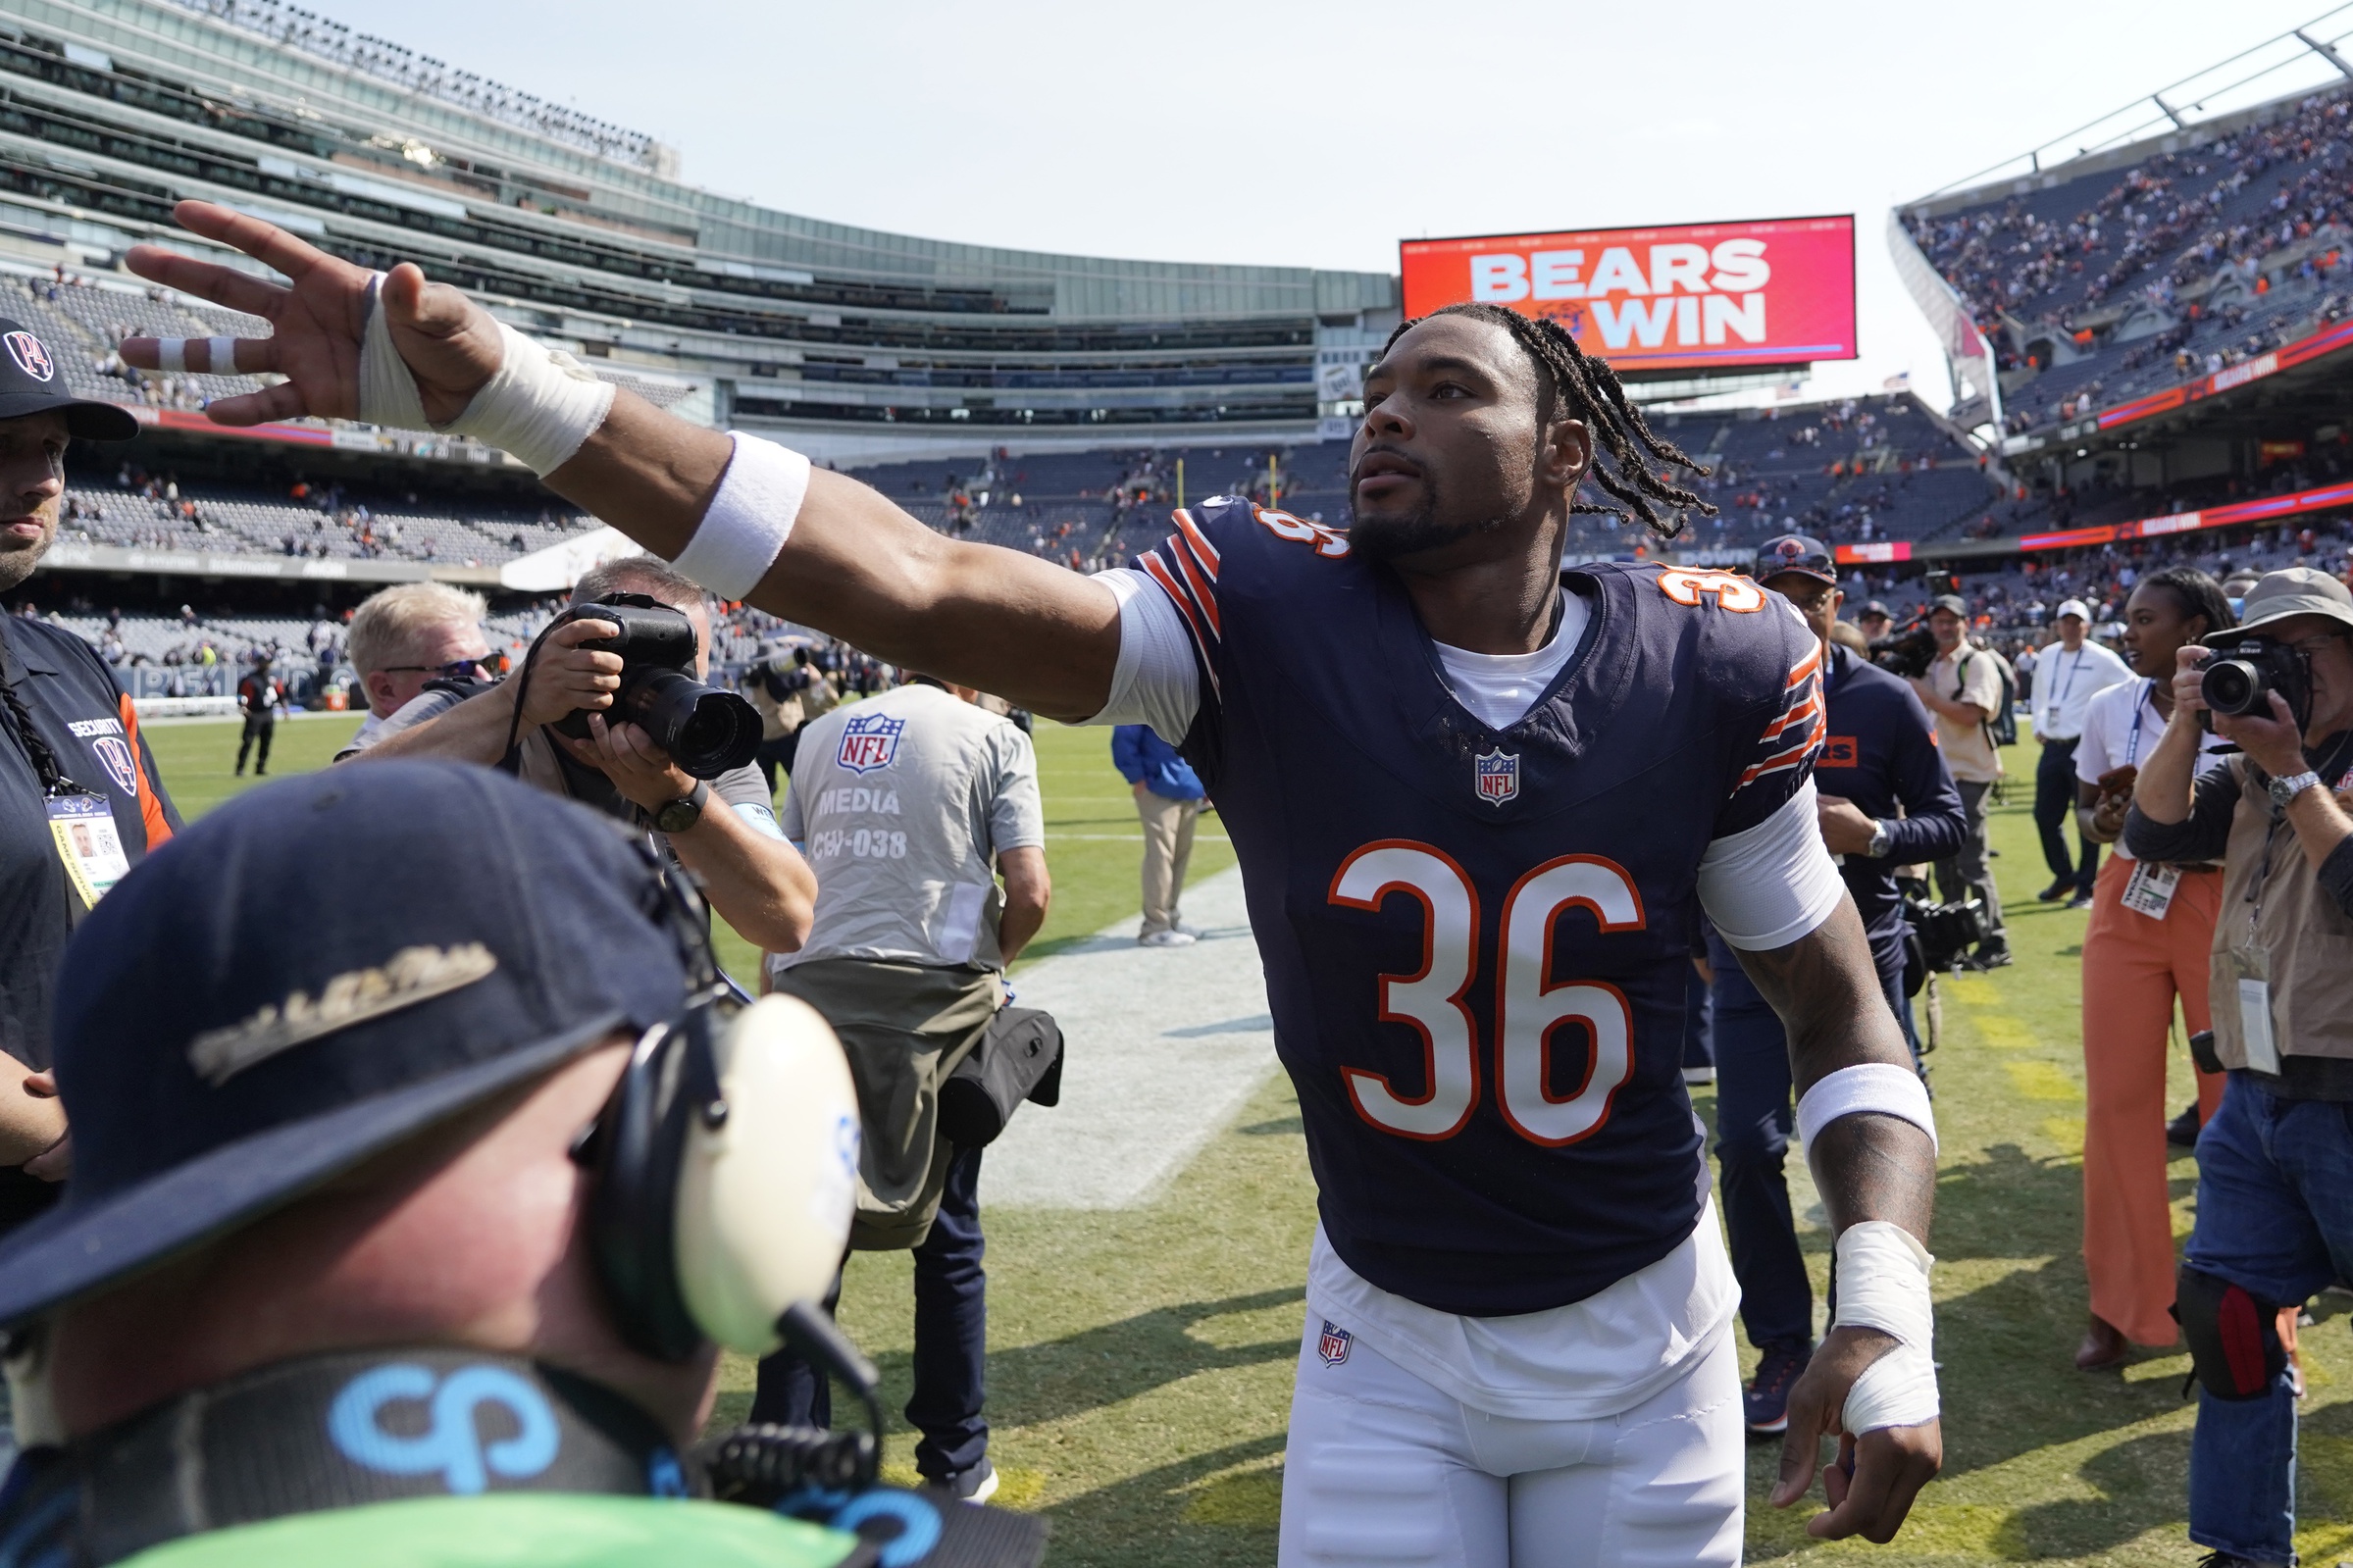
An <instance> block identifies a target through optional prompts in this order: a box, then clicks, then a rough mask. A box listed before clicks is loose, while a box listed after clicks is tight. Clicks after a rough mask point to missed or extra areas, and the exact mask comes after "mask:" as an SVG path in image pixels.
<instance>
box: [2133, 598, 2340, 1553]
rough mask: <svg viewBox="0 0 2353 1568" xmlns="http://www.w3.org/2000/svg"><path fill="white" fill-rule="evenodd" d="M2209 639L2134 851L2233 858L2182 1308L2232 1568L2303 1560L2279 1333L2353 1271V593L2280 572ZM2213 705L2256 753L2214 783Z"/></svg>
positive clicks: (2139, 799) (2152, 774) (2142, 806)
mask: <svg viewBox="0 0 2353 1568" xmlns="http://www.w3.org/2000/svg"><path fill="white" fill-rule="evenodd" d="M2209 641H2210V642H2217V641H2222V642H2226V643H2227V644H2228V645H2229V646H2230V649H2231V651H2230V652H2229V653H2228V654H2227V655H2220V656H2218V655H2217V654H2215V653H2213V652H2211V651H2209V650H2207V649H2198V648H2183V649H2181V650H2180V652H2179V654H2178V655H2177V656H2176V664H2177V673H2176V674H2175V675H2174V713H2173V717H2172V719H2171V720H2169V721H2168V723H2167V725H2166V729H2165V734H2164V736H2163V737H2162V738H2161V739H2160V740H2159V741H2158V743H2157V746H2156V749H2155V750H2154V751H2152V752H2151V753H2150V754H2149V757H2148V760H2147V761H2146V762H2144V763H2143V764H2142V765H2141V771H2140V775H2139V777H2138V778H2137V779H2136V780H2135V781H2134V782H2133V790H2132V807H2131V809H2130V811H2129V812H2128V813H2127V814H2126V816H2125V822H2124V844H2125V847H2127V848H2128V849H2130V850H2131V851H2132V853H2133V854H2135V855H2137V856H2139V857H2140V858H2141V859H2142V860H2144V861H2165V862H2174V863H2180V862H2185V861H2207V860H2217V859H2219V860H2221V861H2222V862H2223V888H2222V898H2221V914H2220V917H2219V919H2218V920H2217V922H2216V926H2215V934H2214V944H2213V948H2212V959H2211V965H2210V970H2209V974H2210V977H2211V983H2212V986H2213V988H2214V994H2215V996H2216V998H2217V1000H2218V1002H2219V1005H2218V1006H2217V1007H2216V1008H2215V1010H2214V1052H2215V1055H2216V1057H2217V1058H2218V1059H2219V1060H2220V1062H2221V1064H2222V1065H2223V1066H2224V1067H2225V1069H2227V1070H2228V1074H2229V1082H2228V1083H2227V1085H2226V1086H2225V1088H2224V1090H2223V1102H2222V1105H2221V1107H2220V1108H2219V1109H2218V1110H2217V1111H2216V1112H2215V1116H2214V1119H2213V1120H2212V1121H2210V1122H2209V1123H2207V1124H2206V1129H2205V1131H2204V1132H2203V1133H2201V1134H2200V1135H2199V1137H2198V1207H2197V1225H2196V1229H2195V1230H2194V1231H2192V1233H2191V1235H2190V1239H2189V1245H2188V1248H2187V1250H2186V1253H2185V1255H2184V1257H2183V1259H2182V1263H2181V1269H2180V1274H2179V1277H2178V1280H2177V1282H2176V1300H2175V1306H2174V1310H2175V1313H2176V1315H2177V1316H2178V1317H2179V1318H2180V1321H2181V1327H2182V1332H2183V1335H2184V1337H2185V1338H2186V1339H2187V1340H2189V1345H2190V1360H2191V1364H2192V1367H2193V1369H2194V1370H2195V1372H2196V1375H2197V1380H2198V1383H2199V1385H2200V1391H2199V1396H2198V1422H2197V1431H2196V1436H2195V1438H2194V1439H2193V1440H2192V1442H2191V1445H2190V1475H2189V1493H2190V1494H2189V1531H2190V1539H2191V1540H2192V1541H2194V1542H2196V1543H2199V1544H2201V1545H2204V1546H2207V1547H2209V1548H2211V1549H2213V1550H2214V1551H2216V1552H2217V1553H2218V1554H2219V1555H2218V1556H2217V1557H2216V1558H2215V1559H2214V1560H2215V1561H2216V1562H2217V1563H2218V1564H2235V1563H2240V1562H2254V1563H2292V1562H2294V1561H2295V1560H2296V1552H2295V1541H2294V1525H2295V1500H2294V1499H2295V1459H2294V1453H2295V1428H2296V1400H2295V1387H2294V1378H2293V1375H2292V1372H2291V1369H2290V1366H2289V1359H2288V1354H2287V1348H2286V1346H2285V1344H2284V1343H2283V1342H2282V1341H2281V1339H2280V1335H2279V1328H2278V1323H2279V1318H2280V1317H2281V1315H2282V1314H2283V1313H2285V1312H2287V1311H2290V1310H2292V1309H2293V1308H2295V1307H2296V1305H2297V1304H2298V1303H2300V1302H2302V1301H2303V1300H2304V1299H2305V1298H2307V1297H2308V1296H2310V1295H2312V1294H2313V1293H2314V1292H2316V1291H2318V1290H2321V1289H2323V1288H2324V1287H2326V1286H2327V1285H2328V1284H2329V1283H2331V1282H2332V1281H2333V1280H2335V1279H2336V1278H2337V1277H2338V1276H2339V1274H2340V1273H2341V1271H2342V1268H2343V1263H2344V1260H2345V1259H2347V1258H2353V1184H2348V1182H2347V1180H2346V1173H2348V1172H2353V1114H2349V1112H2348V1106H2349V1105H2353V964H2348V963H2347V961H2346V959H2347V955H2348V954H2349V953H2353V847H2348V845H2349V844H2353V819H2348V818H2347V816H2346V814H2345V810H2344V807H2343V805H2342V804H2341V803H2340V801H2339V798H2338V795H2337V793H2336V791H2337V789H2338V788H2339V787H2340V786H2341V785H2342V784H2343V783H2344V780H2345V776H2346V773H2347V771H2348V769H2349V768H2353V593H2348V592H2347V591H2346V589H2345V586H2344V584H2342V583H2340V582H2337V581H2336V580H2335V579H2334V578H2331V577H2329V576H2327V574H2326V573H2322V572H2315V571H2312V570H2310V569H2308V568H2301V567H2299V568H2291V569H2289V570H2287V571H2284V572H2274V573H2271V574H2269V575H2267V576H2266V577H2265V578H2264V579H2263V580H2262V581H2261V582H2258V583H2257V584H2256V585H2255V587H2254V589H2253V590H2252V591H2250V592H2249V593H2248V594H2247V596H2246V599H2245V607H2244V610H2243V613H2242V615H2241V619H2240V625H2239V629H2238V631H2237V632H2227V633H2225V634H2224V635H2223V636H2222V637H2218V638H2210V639H2209ZM2210 661H2211V662H2210ZM2218 702H2219V703H2221V704H2222V705H2223V707H2224V708H2225V709H2238V710H2242V711H2237V712H2230V711H2212V710H2214V709H2215V708H2216V705H2217V704H2218ZM2210 711H2212V718H2211V722H2212V725H2213V728H2214V730H2215V732H2216V733H2219V734H2221V735H2222V736H2223V737H2224V738H2225V739H2226V740H2229V741H2232V742H2234V743H2235V744H2236V745H2238V746H2239V747H2240V748H2241V751H2242V755H2240V756H2237V757H2233V758H2232V759H2231V760H2230V762H2229V764H2228V765H2227V766H2226V767H2224V768H2218V769H2215V770H2214V771H2212V772H2210V773H2207V774H2205V775H2204V776H2203V777H2198V776H2197V774H2196V770H2197V766H2198V758H2199V752H2200V744H2199V742H2200V730H2199V718H2198V716H2199V715H2200V714H2203V713H2208V712H2210Z"/></svg>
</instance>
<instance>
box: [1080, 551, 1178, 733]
mask: <svg viewBox="0 0 2353 1568" xmlns="http://www.w3.org/2000/svg"><path fill="white" fill-rule="evenodd" d="M1095 581H1096V582H1100V583H1101V584H1102V585H1103V586H1104V587H1106V588H1108V589H1110V590H1111V594H1112V596H1113V597H1114V598H1116V599H1118V600H1119V663H1118V665H1117V667H1116V668H1115V669H1113V671H1112V672H1111V699H1110V700H1109V701H1108V702H1105V703H1104V704H1103V707H1102V711H1101V712H1100V713H1099V714H1097V715H1096V716H1095V717H1094V718H1092V719H1089V720H1087V721H1086V722H1087V723H1089V724H1141V725H1149V726H1151V730H1152V732H1153V733H1155V734H1157V735H1158V736H1159V737H1160V738H1161V739H1163V740H1165V741H1167V742H1168V743H1169V744H1170V745H1172V746H1173V745H1179V744H1182V743H1183V741H1184V738H1185V732H1186V731H1188V730H1190V729H1192V728H1193V716H1194V715H1195V714H1196V713H1198V712H1199V711H1200V710H1201V669H1200V667H1199V666H1197V665H1196V664H1195V663H1194V662H1193V640H1192V638H1191V637H1190V636H1188V635H1187V634H1186V632H1185V623H1184V622H1183V621H1182V620H1180V619H1179V618H1178V616H1177V608H1176V606H1175V605H1173V604H1171V603H1169V602H1168V595H1167V594H1165V593H1163V592H1161V591H1160V585H1159V584H1158V583H1156V582H1153V581H1152V580H1151V578H1148V577H1146V576H1145V575H1144V574H1143V573H1141V572H1138V571H1136V570H1135V569H1134V568H1132V567H1116V568H1114V569H1112V570H1111V571H1108V572H1098V573H1096V574H1095Z"/></svg>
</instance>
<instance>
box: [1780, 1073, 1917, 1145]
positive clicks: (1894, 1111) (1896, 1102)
mask: <svg viewBox="0 0 2353 1568" xmlns="http://www.w3.org/2000/svg"><path fill="white" fill-rule="evenodd" d="M1861 1111H1875V1112H1877V1113H1878V1114H1879V1115H1881V1116H1894V1117H1900V1118H1901V1119H1903V1120H1904V1121H1907V1122H1910V1123H1911V1124H1912V1125H1913V1126H1915V1127H1917V1128H1918V1129H1919V1130H1920V1131H1921V1132H1923V1133H1925V1134H1927V1135H1928V1144H1929V1146H1930V1147H1931V1148H1933V1147H1935V1145H1936V1113H1935V1111H1933V1110H1931V1109H1930V1108H1929V1105H1928V1089H1927V1087H1926V1086H1925V1085H1923V1084H1922V1083H1921V1082H1920V1078H1919V1074H1918V1073H1916V1072H1914V1071H1913V1070H1912V1069H1911V1068H1909V1067H1898V1066H1896V1065H1895V1064H1894V1063H1892V1062H1861V1063H1858V1064H1857V1065H1855V1066H1853V1067H1842V1068H1840V1069H1839V1070H1838V1071H1837V1072H1835V1073H1825V1074H1824V1075H1822V1077H1821V1078H1819V1079H1818V1080H1816V1082H1815V1086H1814V1087H1812V1088H1810V1089H1808V1090H1806V1093H1805V1097H1804V1098H1802V1099H1800V1100H1799V1101H1798V1141H1799V1142H1801V1143H1812V1142H1813V1141H1814V1138H1815V1135H1816V1134H1817V1133H1819V1132H1820V1131H1821V1130H1822V1129H1823V1128H1825V1127H1828V1126H1829V1125H1830V1124H1831V1123H1832V1122H1835V1121H1837V1120H1838V1119H1839V1118H1840V1117H1842V1116H1853V1115H1855V1114H1857V1113H1858V1112H1861Z"/></svg>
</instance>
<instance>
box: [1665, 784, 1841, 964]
mask: <svg viewBox="0 0 2353 1568" xmlns="http://www.w3.org/2000/svg"><path fill="white" fill-rule="evenodd" d="M1814 793H1815V791H1814V784H1812V782H1811V781H1810V782H1808V783H1807V784H1803V785H1801V786H1800V787H1799V789H1798V792H1797V793H1796V794H1794V795H1791V796H1790V797H1789V801H1788V803H1787V804H1786V805H1784V806H1782V808H1781V809H1780V810H1778V811H1776V812H1774V813H1773V814H1772V815H1771V816H1769V817H1767V818H1765V820H1764V821H1763V822H1761V823H1759V824H1757V826H1756V827H1754V828H1744V829H1742V830H1741V831H1740V832H1739V833H1735V834H1726V835H1724V836H1723V837H1721V838H1718V839H1716V840H1715V841H1714V843H1711V844H1710V845H1709V846H1708V851H1707V853H1706V854H1704V855H1702V856H1701V857H1700V907H1701V908H1702V909H1705V910H1706V911H1708V918H1709V919H1710V920H1712V921H1714V922H1715V930H1716V934H1717V935H1718V936H1722V937H1723V939H1724V941H1725V942H1726V943H1727V944H1729V945H1731V946H1733V947H1738V948H1742V949H1745V950H1747V951H1749V952H1765V951H1769V950H1771V949H1772V948H1775V947H1786V946H1788V945H1789V944H1790V943H1791V942H1793V941H1796V940H1797V939H1798V938H1799V937H1801V936H1806V935H1807V934H1808V933H1810V932H1812V931H1813V930H1814V929H1815V928H1816V926H1819V925H1820V924H1821V923H1822V922H1823V921H1825V920H1828V919H1829V918H1830V912H1831V911H1832V910H1834V909H1836V908H1837V907H1838V901H1839V900H1840V899H1841V898H1844V897H1845V896H1846V891H1847V885H1846V883H1845V882H1844V881H1843V880H1842V879H1841V878H1840V877H1839V875H1838V863H1837V862H1836V861H1834V860H1832V859H1831V858H1830V851H1829V850H1828V849H1826V848H1824V847H1823V846H1822V830H1821V824H1820V823H1818V822H1816V820H1815V815H1814Z"/></svg>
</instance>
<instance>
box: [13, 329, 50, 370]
mask: <svg viewBox="0 0 2353 1568" xmlns="http://www.w3.org/2000/svg"><path fill="white" fill-rule="evenodd" d="M8 357H9V358H10V359H13V360H15V361H16V362H17V369H19V370H21V371H23V372H24V373H25V374H26V375H27V376H29V377H31V378H32V379H34V380H36V381H45V380H47V379H50V378H51V377H53V376H55V375H56V374H57V367H56V366H55V365H52V364H51V363H50V362H49V350H48V348H47V346H46V345H44V344H43V343H42V342H41V340H40V339H39V338H37V337H35V336H33V335H32V334H31V333H30V332H11V333H9V334H8Z"/></svg>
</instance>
